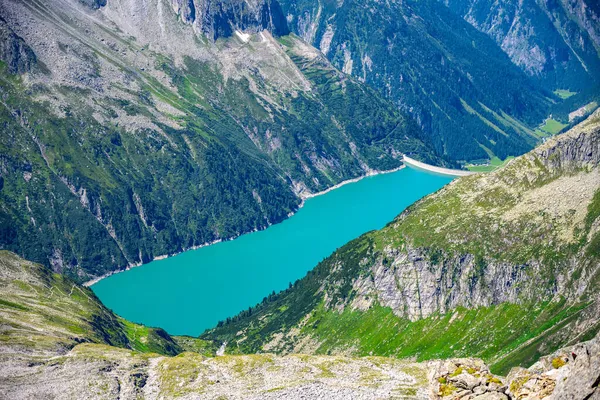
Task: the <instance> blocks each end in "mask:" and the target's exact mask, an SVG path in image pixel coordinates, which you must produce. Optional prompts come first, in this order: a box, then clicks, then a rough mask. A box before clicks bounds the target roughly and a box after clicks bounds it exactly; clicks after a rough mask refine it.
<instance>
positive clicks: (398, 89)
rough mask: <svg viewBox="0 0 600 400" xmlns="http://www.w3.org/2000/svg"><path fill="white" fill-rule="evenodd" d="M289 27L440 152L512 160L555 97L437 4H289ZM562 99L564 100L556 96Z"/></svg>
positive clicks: (529, 143) (529, 142)
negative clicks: (408, 118) (410, 120)
mask: <svg viewBox="0 0 600 400" xmlns="http://www.w3.org/2000/svg"><path fill="white" fill-rule="evenodd" d="M282 7H283V9H284V12H285V13H286V14H287V15H288V16H289V17H288V18H289V20H290V29H292V30H293V31H294V32H296V33H297V34H298V35H300V36H301V37H303V38H304V40H306V41H307V42H309V43H312V44H313V45H314V46H315V47H318V48H319V49H320V50H321V51H322V52H323V53H324V54H326V55H327V57H328V58H329V60H331V62H332V63H333V64H334V65H335V66H337V67H338V68H339V69H342V70H343V71H344V72H346V73H348V74H352V75H353V76H356V77H358V78H359V79H361V80H362V81H364V82H366V83H368V84H369V85H371V86H373V87H375V88H376V89H377V90H378V91H379V92H380V93H382V94H383V95H384V96H385V97H387V98H389V99H391V100H393V101H394V102H395V103H396V104H397V105H398V106H399V107H400V108H401V109H402V110H404V111H406V112H409V113H410V114H411V115H413V116H414V117H415V118H416V119H417V121H418V122H419V124H420V125H421V126H422V127H423V129H424V130H425V132H426V133H427V134H428V137H429V142H430V143H432V145H433V146H434V147H435V149H436V151H437V152H438V154H445V155H448V157H450V158H452V159H454V160H475V159H487V158H489V157H491V155H492V154H495V155H497V156H499V157H500V158H502V159H504V158H505V157H506V156H508V155H516V154H522V153H524V152H526V151H528V150H529V149H531V148H532V147H533V146H534V145H535V142H536V138H535V136H534V135H533V131H532V130H531V129H530V128H531V127H535V126H537V125H538V124H539V123H540V122H541V121H542V120H543V119H544V118H545V117H546V116H547V110H548V106H549V105H550V104H551V102H552V101H554V100H552V99H553V98H554V96H553V95H552V94H551V93H550V92H545V91H544V90H543V89H541V88H540V87H539V86H537V85H536V84H535V83H534V82H532V81H531V80H530V79H528V77H527V76H526V75H525V74H524V73H523V72H522V71H521V70H520V69H519V68H518V67H516V66H515V65H514V64H513V63H512V62H511V60H510V59H509V58H508V57H507V55H506V54H505V53H504V52H503V51H502V49H500V47H498V46H497V45H496V43H495V42H494V41H493V40H492V39H490V38H489V37H487V36H486V35H485V34H483V33H480V32H478V31H477V30H476V29H474V28H473V27H472V26H470V25H469V24H468V23H467V22H465V21H464V20H463V19H462V18H460V17H459V16H457V15H456V14H454V13H453V12H452V11H450V10H449V9H448V8H446V7H443V6H441V5H440V4H439V3H438V2H435V1H429V0H427V1H403V2H381V1H373V0H371V1H367V2H364V1H355V0H349V1H343V2H339V1H338V2H334V1H314V0H302V1H282ZM556 100H558V99H557V98H556Z"/></svg>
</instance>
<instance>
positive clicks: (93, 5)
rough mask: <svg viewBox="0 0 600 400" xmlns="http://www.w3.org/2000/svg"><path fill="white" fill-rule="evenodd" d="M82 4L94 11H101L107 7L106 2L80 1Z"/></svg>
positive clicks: (102, 0)
mask: <svg viewBox="0 0 600 400" xmlns="http://www.w3.org/2000/svg"><path fill="white" fill-rule="evenodd" d="M79 1H80V2H81V4H84V5H86V6H88V7H90V8H92V9H94V10H97V9H99V8H100V7H104V6H105V5H106V0H79Z"/></svg>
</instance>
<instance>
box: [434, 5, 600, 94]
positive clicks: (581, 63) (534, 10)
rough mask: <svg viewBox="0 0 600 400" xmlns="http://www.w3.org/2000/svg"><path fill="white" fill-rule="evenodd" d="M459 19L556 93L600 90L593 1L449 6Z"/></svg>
mask: <svg viewBox="0 0 600 400" xmlns="http://www.w3.org/2000/svg"><path fill="white" fill-rule="evenodd" d="M444 4H446V5H447V6H449V7H450V8H451V9H452V10H453V11H455V12H456V13H457V14H459V15H461V16H463V17H464V18H465V20H466V21H467V22H469V23H470V24H472V25H473V26H474V27H475V28H477V29H478V30H480V31H481V32H484V33H486V34H488V35H489V36H490V37H492V38H493V39H494V40H495V41H496V42H497V43H498V45H499V46H500V47H502V49H503V50H504V51H505V52H506V53H507V54H508V55H509V57H510V58H511V60H512V61H513V62H514V63H515V64H516V65H518V66H519V67H521V68H522V69H523V70H524V71H525V72H526V73H527V74H529V75H531V76H533V77H536V78H537V79H539V80H540V82H542V83H543V84H544V85H546V86H547V87H549V88H552V89H571V90H574V91H581V90H584V89H586V88H587V87H588V86H589V85H598V84H599V83H600V81H599V79H600V78H598V77H599V76H600V56H599V55H598V49H599V48H600V41H599V40H598V39H599V36H598V29H599V28H598V26H599V25H600V24H599V23H598V22H599V17H600V15H599V14H598V10H597V7H596V6H595V2H594V1H589V0H572V1H568V0H561V1H546V0H525V1H518V2H517V1H511V0H504V1H489V0H445V1H444Z"/></svg>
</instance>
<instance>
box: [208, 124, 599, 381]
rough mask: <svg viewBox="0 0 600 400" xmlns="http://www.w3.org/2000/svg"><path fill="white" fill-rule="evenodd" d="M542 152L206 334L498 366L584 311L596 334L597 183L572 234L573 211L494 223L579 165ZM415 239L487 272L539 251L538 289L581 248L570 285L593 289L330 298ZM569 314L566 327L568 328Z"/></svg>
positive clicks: (237, 341)
mask: <svg viewBox="0 0 600 400" xmlns="http://www.w3.org/2000/svg"><path fill="white" fill-rule="evenodd" d="M598 125H600V120H598V118H597V119H596V120H593V121H590V123H589V125H587V126H584V128H582V129H586V130H587V132H588V133H589V132H590V131H591V130H593V129H597V126H598ZM594 126H596V128H593V127H594ZM535 154H536V153H532V154H531V155H528V156H524V157H521V158H518V159H515V160H513V161H512V162H511V163H510V164H509V165H507V166H505V167H504V168H502V169H500V170H498V171H497V172H495V173H493V174H492V175H485V176H471V177H467V178H461V180H459V181H458V182H454V183H453V184H451V185H450V186H448V187H447V188H444V189H442V190H441V191H440V192H438V193H436V194H434V195H431V196H429V197H427V198H425V199H424V200H422V201H420V202H419V203H417V204H416V205H414V206H413V207H411V208H410V209H409V210H408V211H407V212H406V213H405V214H403V216H402V217H400V218H399V219H397V220H396V221H394V222H393V223H391V224H390V225H388V226H387V227H386V228H384V229H383V230H381V231H376V232H372V233H368V234H366V235H364V236H363V237H361V238H359V239H356V240H355V241H353V242H350V243H349V244H347V245H345V246H344V247H342V248H341V249H339V250H338V251H336V252H335V253H334V254H333V255H332V256H331V257H329V258H328V259H326V260H324V261H323V262H322V263H320V264H319V265H318V266H317V267H316V268H315V269H314V270H313V271H311V272H309V273H308V274H307V276H306V277H305V278H304V279H302V280H300V281H298V282H296V283H295V284H294V285H293V287H292V288H290V289H288V290H286V291H284V292H282V293H280V294H279V295H277V296H274V297H272V298H271V299H266V300H265V301H264V302H263V304H261V305H258V306H257V307H255V308H252V309H251V310H249V311H246V312H244V313H242V314H241V315H239V316H237V317H235V318H232V319H230V320H229V321H225V323H223V324H221V325H220V326H218V327H216V328H215V329H213V330H211V331H207V332H206V333H205V334H204V335H203V336H202V337H203V338H205V339H214V340H217V341H228V342H229V344H228V351H230V352H233V353H236V352H242V353H245V352H255V351H282V352H290V351H307V352H315V353H319V354H327V353H330V352H331V353H339V352H342V353H350V354H361V355H365V354H376V355H392V356H397V357H408V356H416V357H417V358H418V359H430V358H437V357H451V356H464V355H467V354H468V355H474V356H480V357H482V358H483V359H484V360H486V361H489V362H490V363H492V366H493V368H494V370H495V371H497V372H507V370H508V369H509V368H510V367H511V366H514V365H518V364H520V365H525V364H530V363H531V362H532V361H534V360H536V359H537V358H538V357H539V356H540V355H541V354H543V353H547V352H548V351H550V350H551V349H556V348H558V347H560V346H561V345H564V344H565V343H567V342H568V341H570V340H573V339H574V338H573V335H575V333H574V332H575V331H576V329H575V328H574V327H576V326H578V324H579V323H580V322H581V321H586V320H589V321H592V322H591V324H588V325H587V326H585V323H584V326H585V327H584V328H577V329H582V332H581V336H582V337H590V336H591V335H593V334H594V333H595V332H596V331H597V330H598V329H600V325H599V324H598V322H593V321H595V318H596V317H597V316H595V312H596V310H597V308H596V306H597V304H595V303H594V302H593V300H591V299H592V298H593V296H595V291H596V290H597V287H598V284H599V283H600V275H599V274H598V270H597V268H596V269H594V266H595V265H596V266H597V257H598V255H597V250H596V249H597V248H598V246H597V242H598V240H599V239H598V238H599V237H600V234H599V233H597V232H596V233H595V234H592V233H590V229H591V227H592V226H593V225H594V224H595V223H597V220H598V216H599V215H600V214H599V212H598V209H599V208H598V207H599V205H600V203H599V202H600V190H596V194H595V196H594V197H593V199H591V201H590V203H589V204H584V205H583V206H582V207H584V208H583V209H582V213H583V214H581V216H580V217H577V221H578V222H572V223H573V224H575V225H577V226H578V228H577V229H576V230H575V231H573V232H574V233H573V234H574V235H575V236H574V237H573V240H571V241H566V242H565V241H564V240H563V239H561V237H562V236H561V235H562V232H563V231H562V228H563V227H568V226H569V224H570V223H571V222H569V221H571V220H573V221H575V219H576V218H571V219H569V217H567V218H565V219H560V218H559V217H558V218H557V219H555V220H554V223H553V224H546V223H543V220H541V221H540V220H539V216H534V215H530V214H527V213H525V214H523V216H522V217H521V218H520V219H517V220H514V221H513V222H512V223H506V222H503V223H502V225H501V229H497V228H498V223H497V222H496V221H498V220H499V219H500V218H502V215H504V213H506V212H508V211H509V210H511V209H513V207H515V205H516V204H520V203H521V202H522V201H523V200H521V199H522V196H524V195H525V194H526V193H527V192H528V191H533V190H536V188H543V187H545V186H546V185H548V184H550V183H552V182H554V181H555V180H556V179H563V178H561V177H562V174H565V175H566V176H570V174H571V173H579V172H577V171H571V172H567V171H562V170H560V169H559V170H549V169H548V167H545V166H544V165H543V164H542V163H541V162H540V161H539V159H538V158H537V157H538V156H536V155H535ZM596 171H597V170H596ZM591 173H592V174H593V173H594V172H591ZM561 182H562V181H561ZM545 201H548V200H544V202H545ZM544 204H545V203H544ZM544 204H542V206H543V205H544ZM549 204H552V203H549ZM533 212H534V213H536V211H533ZM545 212H546V213H547V212H548V211H545ZM541 215H544V214H541ZM578 215H580V214H578ZM594 221H596V222H594ZM590 235H591V237H590ZM407 244H410V246H411V247H413V248H414V247H416V248H422V249H425V252H426V254H427V256H426V257H428V258H429V260H430V262H432V263H433V264H434V265H436V264H438V263H440V262H441V261H442V260H444V258H447V257H450V256H451V255H456V254H458V255H465V254H471V255H473V256H474V257H475V260H479V261H476V263H478V265H479V264H481V268H482V270H481V271H482V273H484V274H485V268H486V267H485V266H486V264H487V263H490V262H508V263H516V264H517V265H520V264H522V263H524V265H527V264H528V263H530V262H531V260H538V261H539V262H540V263H541V265H542V266H543V268H542V270H541V274H540V275H539V276H537V278H536V279H537V281H536V282H537V283H538V285H539V289H544V288H546V287H552V285H554V284H555V283H553V280H554V279H555V275H554V272H553V271H555V269H556V271H561V270H562V269H563V268H565V264H564V263H565V262H567V261H565V260H569V259H572V257H576V258H575V259H577V260H578V263H579V267H578V269H575V272H574V273H573V274H572V275H570V278H569V279H570V280H571V281H572V283H571V285H573V286H571V287H577V286H578V283H577V279H579V277H580V276H582V274H583V276H587V277H588V278H587V279H589V285H588V286H587V294H585V295H584V296H583V297H579V298H570V300H568V301H566V299H565V298H563V297H561V296H556V297H554V298H553V299H552V298H551V297H550V298H547V300H545V299H544V297H541V298H540V299H541V300H540V301H533V302H532V301H531V300H527V301H524V302H523V303H522V304H508V303H506V304H497V305H490V306H488V307H480V308H474V309H464V308H459V309H456V310H455V311H453V312H449V313H447V314H445V315H440V314H434V315H431V316H429V317H427V318H425V319H421V320H417V321H409V320H408V319H405V318H402V317H399V316H397V315H395V314H394V313H393V312H392V310H391V309H389V308H386V307H381V306H379V305H378V304H377V301H375V302H374V305H373V306H372V307H371V308H369V309H368V310H367V311H360V310H354V311H352V310H350V308H349V307H345V308H344V311H343V312H339V311H338V310H337V309H333V308H332V305H336V304H348V303H349V302H350V301H351V300H352V299H353V298H354V297H355V296H356V293H355V292H353V283H354V281H355V280H356V279H357V278H358V277H364V276H369V274H370V271H369V268H370V266H371V265H373V264H375V263H377V262H382V263H383V264H384V265H385V263H386V259H385V257H387V256H384V255H382V254H387V253H385V251H384V249H390V248H391V249H397V250H400V251H402V249H404V248H405V246H407ZM392 261H393V260H392ZM438 265H442V264H438ZM557 273H558V272H557ZM533 290H534V291H535V289H533ZM542 292H543V290H542ZM530 295H531V293H530ZM590 296H591V297H590ZM530 298H531V297H530ZM533 298H535V295H533ZM567 324H570V325H569V328H566V330H563V329H562V328H564V327H565V326H566V325H567ZM565 332H572V334H566V335H565Z"/></svg>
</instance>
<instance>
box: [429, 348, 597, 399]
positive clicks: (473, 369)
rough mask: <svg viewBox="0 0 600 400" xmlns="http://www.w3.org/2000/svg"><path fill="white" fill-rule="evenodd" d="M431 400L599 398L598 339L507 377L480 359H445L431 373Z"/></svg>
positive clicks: (546, 358) (550, 356)
mask: <svg viewBox="0 0 600 400" xmlns="http://www.w3.org/2000/svg"><path fill="white" fill-rule="evenodd" d="M431 376H432V379H431V381H430V384H431V389H432V391H431V397H432V398H435V399H462V400H508V399H515V400H540V399H548V400H559V399H560V400H562V399H565V400H566V399H582V400H583V399H586V400H588V399H600V390H599V389H598V386H599V384H600V338H599V337H596V338H595V339H593V340H591V341H589V342H584V343H579V344H577V345H575V346H572V347H567V348H564V349H561V350H559V351H557V352H555V353H553V354H552V355H549V356H546V357H543V358H541V359H540V360H539V361H538V362H537V363H535V364H534V365H532V366H531V367H529V368H527V369H526V368H513V369H512V370H511V371H510V373H509V374H508V376H507V377H506V378H505V377H500V376H496V375H493V374H491V373H490V371H489V370H488V369H487V367H486V366H485V364H483V363H482V362H481V361H479V360H473V359H467V360H448V361H445V362H440V363H439V365H438V367H437V369H435V370H434V373H433V375H431Z"/></svg>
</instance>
